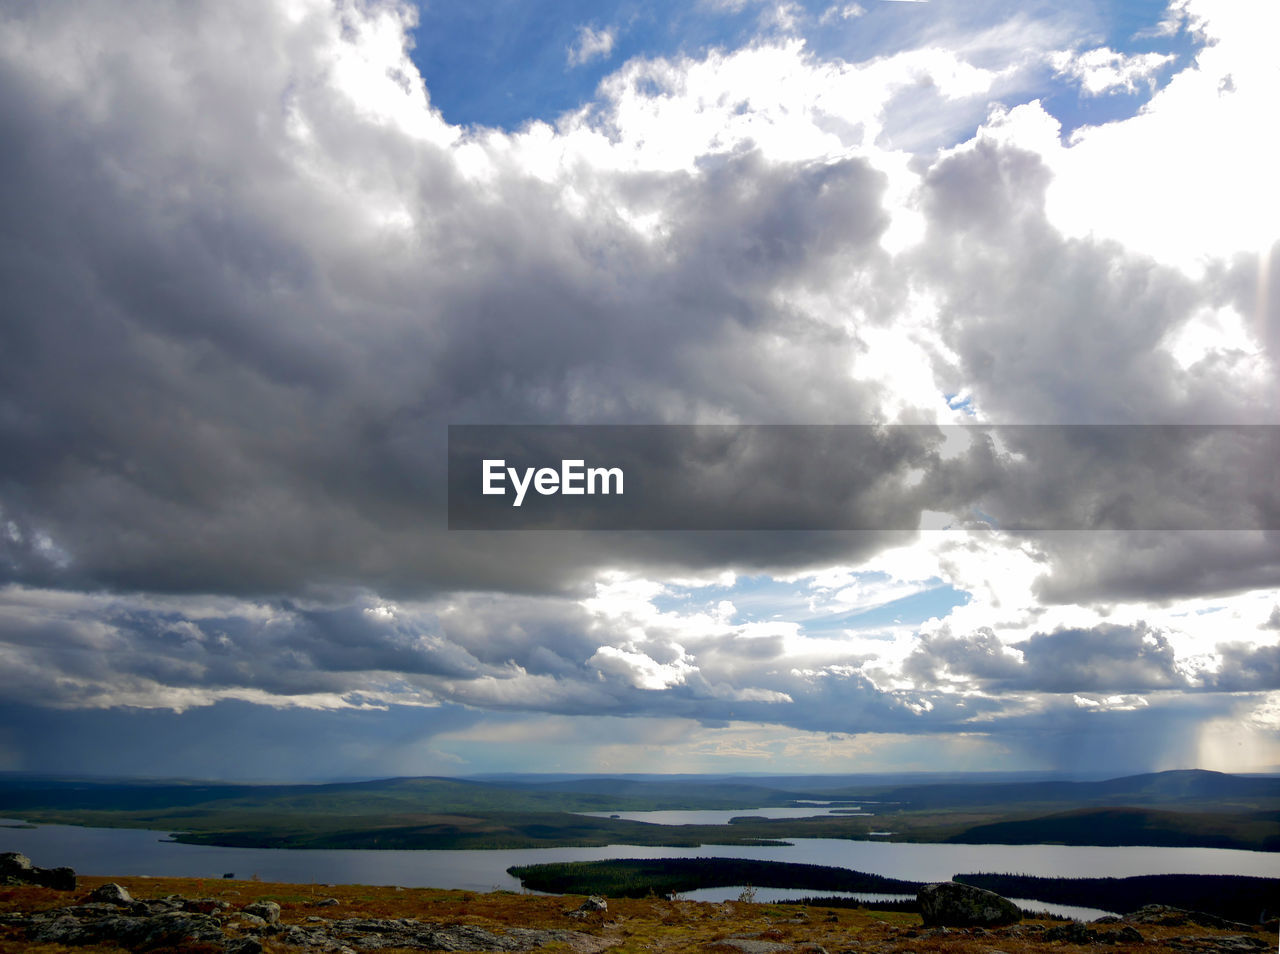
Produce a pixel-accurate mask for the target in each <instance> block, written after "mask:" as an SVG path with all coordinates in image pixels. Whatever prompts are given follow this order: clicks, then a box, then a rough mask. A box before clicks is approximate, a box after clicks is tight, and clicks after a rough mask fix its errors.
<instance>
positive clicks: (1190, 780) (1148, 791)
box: [846, 769, 1280, 808]
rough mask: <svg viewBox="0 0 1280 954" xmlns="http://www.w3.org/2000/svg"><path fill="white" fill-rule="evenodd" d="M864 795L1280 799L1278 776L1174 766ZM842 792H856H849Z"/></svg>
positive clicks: (949, 803)
mask: <svg viewBox="0 0 1280 954" xmlns="http://www.w3.org/2000/svg"><path fill="white" fill-rule="evenodd" d="M864 791H866V793H867V796H868V797H869V798H871V797H874V798H877V799H881V800H885V801H892V802H899V803H903V804H905V805H909V806H910V807H912V808H944V807H945V808H954V807H957V806H962V805H963V806H969V805H986V804H1001V805H1009V804H1018V803H1033V802H1075V803H1079V804H1090V803H1092V804H1103V803H1121V802H1128V803H1134V804H1146V805H1150V804H1160V803H1169V802H1178V801H1204V800H1215V799H1217V800H1220V799H1244V800H1250V801H1252V800H1255V799H1272V798H1276V799H1280V778H1266V777H1262V778H1259V777H1254V776H1243V775H1228V774H1226V773H1224V772H1211V771H1207V770H1204V769H1175V770H1171V771H1167V772H1148V773H1145V774H1142V775H1128V776H1124V777H1121V778H1113V779H1107V780H1105V781H1101V782H1070V781H1045V782H996V783H991V784H974V783H942V784H934V785H909V786H901V787H896V788H889V789H870V790H864ZM846 794H848V795H850V796H851V797H856V794H855V792H853V791H848V792H846Z"/></svg>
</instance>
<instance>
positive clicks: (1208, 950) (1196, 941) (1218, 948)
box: [1163, 934, 1272, 954]
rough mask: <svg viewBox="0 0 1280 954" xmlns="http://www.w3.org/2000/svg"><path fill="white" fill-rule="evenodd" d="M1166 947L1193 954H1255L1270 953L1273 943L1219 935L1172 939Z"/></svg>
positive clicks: (1167, 941) (1234, 935)
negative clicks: (1259, 953)
mask: <svg viewBox="0 0 1280 954" xmlns="http://www.w3.org/2000/svg"><path fill="white" fill-rule="evenodd" d="M1163 943H1164V946H1165V947H1167V948H1169V949H1170V950H1174V951H1188V952H1191V954H1255V952H1261V951H1270V950H1271V949H1272V948H1271V942H1270V941H1266V940H1264V939H1263V938H1260V937H1254V936H1252V935H1243V934H1219V935H1216V936H1213V937H1172V938H1169V939H1167V940H1165V941H1164V942H1163Z"/></svg>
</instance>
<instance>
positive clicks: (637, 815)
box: [573, 802, 871, 825]
mask: <svg viewBox="0 0 1280 954" xmlns="http://www.w3.org/2000/svg"><path fill="white" fill-rule="evenodd" d="M824 806H825V807H824ZM573 814H575V815H590V816H592V817H594V818H623V819H626V820H627V821H638V822H648V823H649V824H650V825H727V824H729V822H730V820H731V819H734V818H819V817H822V816H824V815H837V816H844V817H846V818H847V817H849V816H851V815H853V816H856V815H870V814H871V812H864V811H862V810H861V809H860V808H858V807H857V806H854V805H845V804H840V805H832V804H831V803H830V802H824V803H823V805H821V806H820V805H818V804H817V803H812V807H807V808H738V809H734V810H733V811H721V810H715V809H706V808H699V809H692V810H669V811H649V812H574V813H573Z"/></svg>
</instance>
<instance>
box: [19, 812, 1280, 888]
mask: <svg viewBox="0 0 1280 954" xmlns="http://www.w3.org/2000/svg"><path fill="white" fill-rule="evenodd" d="M4 821H5V820H0V823H4ZM8 823H13V822H12V821H11V820H9V822H8ZM167 839H168V835H167V833H165V832H159V831H147V830H143V829H129V828H78V827H74V826H69V825H40V826H38V827H35V828H0V851H21V852H22V853H23V854H25V855H27V856H28V857H30V858H31V860H32V861H33V862H34V863H35V864H37V865H41V866H44V867H55V866H58V865H69V866H70V867H72V868H74V869H75V870H76V871H77V872H79V873H80V874H85V875H121V876H126V875H128V876H146V875H151V876H155V877H164V876H169V877H197V878H201V877H202V878H218V877H221V876H222V875H223V874H224V873H227V872H234V874H235V876H236V877H237V878H252V877H254V876H257V877H258V878H261V879H262V880H263V881H281V882H293V883H299V884H376V885H388V884H394V885H403V886H405V887H436V888H463V889H468V890H472V891H493V890H496V889H499V888H506V889H508V890H513V891H514V890H519V889H520V883H519V881H517V880H516V879H515V878H513V877H512V876H511V875H509V874H507V870H506V869H507V868H508V867H510V866H511V865H529V864H541V863H543V862H548V861H595V860H603V859H610V858H697V857H703V858H706V857H717V856H718V857H724V858H759V859H765V860H769V861H792V862H801V863H805V864H816V865H831V866H835V867H841V868H852V869H854V870H856V871H867V872H871V873H873V874H879V875H885V876H887V877H890V878H903V879H907V880H911V881H946V880H948V879H949V878H951V877H952V876H953V875H956V874H960V873H965V872H978V871H987V872H1002V873H1010V874H1028V875H1041V876H1046V877H1064V878H1071V877H1115V878H1123V877H1128V876H1131V875H1140V874H1242V875H1254V876H1257V877H1275V874H1276V868H1277V864H1278V863H1280V856H1277V855H1276V854H1274V853H1270V852H1261V851H1236V850H1229V849H1221V848H1133V847H1125V848H1102V847H1080V846H1065V845H929V844H909V843H905V842H884V841H845V840H843V839H836V838H798V839H795V841H794V844H791V845H783V846H755V845H750V846H749V845H703V846H702V847H699V848H658V847H645V846H635V845H607V846H605V847H597V848H520V849H509V850H498V851H373V850H368V849H317V850H314V851H304V850H299V849H282V848H220V847H214V846H210V845H183V844H178V843H177V842H172V841H169V840H167ZM725 890H727V889H725ZM740 891H741V888H739V889H737V890H736V891H734V893H733V894H732V897H737V894H738V893H739V892H740ZM1046 907H1047V906H1046Z"/></svg>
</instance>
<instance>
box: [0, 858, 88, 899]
mask: <svg viewBox="0 0 1280 954" xmlns="http://www.w3.org/2000/svg"><path fill="white" fill-rule="evenodd" d="M0 884H10V885H23V884H31V885H37V886H38V887H41V888H53V889H54V890H56V891H74V890H75V889H76V873H75V871H73V870H72V869H70V868H37V867H36V866H35V865H33V864H32V863H31V859H30V858H28V857H27V856H26V855H24V854H22V853H21V852H18V851H5V852H0Z"/></svg>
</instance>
